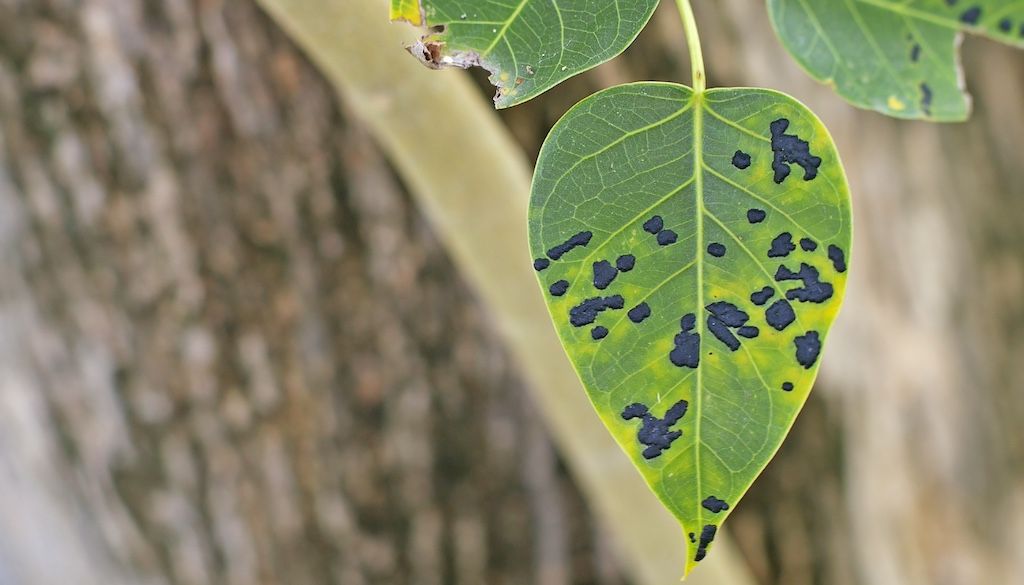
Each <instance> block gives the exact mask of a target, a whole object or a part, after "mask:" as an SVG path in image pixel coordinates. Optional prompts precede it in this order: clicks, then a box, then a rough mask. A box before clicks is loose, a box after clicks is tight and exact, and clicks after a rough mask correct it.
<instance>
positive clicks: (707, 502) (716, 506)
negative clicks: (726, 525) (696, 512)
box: [700, 496, 729, 514]
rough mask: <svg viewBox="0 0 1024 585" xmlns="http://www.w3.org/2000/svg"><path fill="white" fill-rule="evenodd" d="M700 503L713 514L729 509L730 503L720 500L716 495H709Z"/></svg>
mask: <svg viewBox="0 0 1024 585" xmlns="http://www.w3.org/2000/svg"><path fill="white" fill-rule="evenodd" d="M700 505H701V506H704V509H705V510H708V511H709V512H711V513H712V514H717V513H719V512H722V511H724V510H728V509H729V504H726V503H725V501H724V500H719V499H718V498H716V497H715V496H708V497H706V498H704V501H703V502H701V503H700Z"/></svg>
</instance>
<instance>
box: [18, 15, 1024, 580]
mask: <svg viewBox="0 0 1024 585" xmlns="http://www.w3.org/2000/svg"><path fill="white" fill-rule="evenodd" d="M345 1H346V0H340V2H341V3H342V4H343V3H344V2H345ZM695 9H696V10H697V13H698V14H697V16H698V21H699V22H700V24H701V33H702V37H703V40H704V46H705V48H704V52H705V56H706V60H707V62H708V71H709V77H710V81H711V84H712V85H719V86H742V85H759V86H767V87H772V88H775V89H779V90H782V91H785V92H788V93H791V94H793V95H795V96H796V97H798V98H799V99H801V100H803V101H804V102H805V103H807V104H808V105H809V106H810V107H811V108H812V109H813V110H814V111H816V112H817V113H818V114H819V115H820V116H821V117H822V118H823V120H824V121H825V123H826V125H827V126H828V127H829V128H830V130H831V131H832V133H833V135H834V137H835V140H836V142H837V145H838V147H839V151H840V152H841V153H842V155H843V157H844V162H845V164H846V168H847V171H848V173H849V177H850V182H851V186H852V191H853V194H854V201H855V208H856V209H855V212H856V215H857V234H856V238H857V242H856V248H855V251H854V255H853V263H854V271H853V272H852V280H851V290H850V291H849V295H848V302H847V305H846V307H845V309H844V311H843V314H842V316H841V318H840V320H839V322H838V325H837V327H836V329H835V331H834V333H833V334H832V335H831V337H830V346H829V349H828V352H827V355H826V359H825V362H824V367H823V370H822V375H821V377H820V378H819V382H818V384H817V388H816V391H815V392H814V394H812V397H811V399H810V400H809V402H808V404H807V407H806V409H805V411H804V413H803V414H802V415H801V417H800V419H799V420H798V422H797V424H796V427H795V428H794V431H793V433H792V435H791V436H790V438H789V440H788V441H787V442H786V444H785V445H784V446H783V448H782V450H781V452H780V453H779V455H778V457H777V458H776V460H775V461H774V462H773V463H772V464H771V465H770V466H769V468H768V469H767V471H766V472H765V474H764V475H763V476H762V477H761V479H759V480H758V481H757V483H756V484H755V485H754V487H753V489H752V490H751V491H750V493H749V494H748V495H747V496H746V498H745V500H744V501H743V503H742V504H741V505H740V506H739V507H738V509H737V511H736V512H735V513H734V514H733V515H732V516H731V518H730V521H729V528H730V529H731V534H732V536H733V539H734V541H735V544H736V546H737V549H738V551H739V553H740V554H739V555H738V558H739V561H740V562H742V564H743V565H744V567H745V570H746V571H748V572H749V574H750V575H751V577H752V583H759V584H764V585H769V584H779V585H811V584H823V585H824V584H827V585H860V584H864V585H908V584H936V585H946V584H949V585H959V584H964V585H968V584H976V583H985V584H994V585H999V584H1007V585H1009V584H1016V583H1024V425H1022V422H1021V421H1024V154H1022V152H1024V148H1022V146H1021V140H1022V138H1024V54H1022V53H1020V52H1015V51H1014V50H1013V49H1011V48H1009V47H1006V46H1002V45H998V44H996V43H994V42H990V41H986V40H984V39H981V38H974V37H970V38H968V39H967V40H966V42H965V45H964V62H965V66H966V69H967V71H968V75H967V81H968V85H969V87H970V89H971V92H972V94H973V95H974V98H975V102H974V103H975V112H974V115H973V116H972V118H971V120H970V121H969V122H967V123H964V124H957V125H945V126H938V125H930V124H927V123H920V122H901V121H896V120H891V119H887V118H884V117H882V116H881V115H878V114H874V113H870V112H864V111H859V110H855V109H853V108H852V107H850V106H848V105H847V104H846V103H845V102H843V101H842V100H841V99H840V98H838V97H837V96H835V95H834V94H832V93H831V91H830V90H829V89H828V88H826V87H822V86H819V85H816V84H815V83H814V82H812V81H811V80H810V79H809V78H808V77H807V76H806V75H804V74H803V73H802V72H801V71H800V70H798V69H797V66H796V65H795V64H794V63H793V61H792V60H791V59H790V58H789V57H788V56H787V55H785V54H784V52H783V50H782V48H781V46H780V45H779V43H778V42H777V41H776V39H775V38H774V36H773V34H772V32H771V30H770V27H769V24H768V20H767V15H766V13H765V8H764V3H763V2H761V1H759V0H718V1H714V2H712V1H710V0H698V1H697V2H696V6H695ZM381 10H382V12H381V14H382V18H383V15H384V14H385V13H384V8H383V5H382V9H381ZM368 50H369V49H368ZM373 50H396V51H397V50H400V48H399V47H397V46H396V47H391V46H388V47H374V48H373ZM688 67H689V65H688V63H687V61H686V49H685V42H684V39H683V36H682V32H681V28H680V26H679V24H678V19H677V17H676V15H675V13H674V11H673V7H672V6H671V5H670V4H666V5H664V6H662V8H661V9H659V11H658V13H657V14H656V15H655V18H654V20H653V22H652V23H651V25H650V26H649V27H648V28H647V30H646V31H645V32H644V33H643V34H642V36H641V37H640V39H639V41H638V43H637V44H636V45H635V46H634V47H633V48H631V49H630V50H629V51H627V53H626V54H625V55H624V56H623V57H621V58H620V59H617V60H615V61H613V62H612V63H610V64H608V65H605V66H602V67H601V68H599V69H597V70H594V71H592V72H590V73H588V74H585V75H583V76H581V77H578V78H575V79H573V80H571V81H570V82H568V83H567V84H565V85H564V86H562V87H561V88H560V89H558V90H555V91H552V92H549V93H548V94H546V95H544V96H542V97H541V98H539V99H537V100H534V101H532V102H529V103H528V104H526V105H523V106H521V107H517V108H514V109H511V110H507V111H502V112H501V113H500V114H499V115H500V117H501V119H502V120H503V121H504V122H505V123H506V124H507V127H508V128H509V129H510V131H511V133H512V135H513V136H514V138H515V139H516V141H517V142H518V144H519V146H520V147H521V149H522V150H523V152H524V153H525V154H526V156H527V157H528V158H529V159H530V160H531V161H532V160H533V158H534V157H535V156H536V154H537V151H538V150H539V147H540V145H541V142H542V140H543V138H544V136H545V135H546V133H547V130H548V129H549V128H550V126H551V125H552V124H553V123H554V121H555V120H557V119H558V117H559V116H560V115H561V114H562V113H563V112H564V111H565V110H566V109H567V108H568V107H569V106H571V105H572V104H573V103H575V102H576V101H578V100H579V99H581V98H583V97H584V96H586V95H588V94H589V93H591V92H593V91H595V90H597V89H600V88H603V87H606V86H608V85H611V84H614V83H620V82H626V81H632V80H639V79H664V80H678V79H684V80H685V79H688V78H689V75H688ZM467 75H468V74H467ZM472 75H473V76H474V79H475V81H476V83H477V85H478V86H479V88H480V93H479V99H480V100H481V101H482V102H483V101H486V100H488V99H489V95H490V94H491V93H492V91H491V89H490V88H488V87H486V82H485V80H484V79H483V77H482V76H481V75H480V74H479V72H475V73H473V74H472ZM425 109H427V108H425ZM485 196H486V194H481V197H485ZM524 196H525V195H524ZM524 231H525V230H524ZM524 249H525V244H524ZM488 310H489V309H488V308H487V307H486V306H484V305H483V304H482V303H481V302H480V300H479V299H478V297H477V296H476V295H475V293H474V292H473V290H472V289H471V288H470V287H469V286H468V285H467V283H466V282H465V281H464V278H463V276H461V275H460V271H459V268H458V266H456V264H455V263H454V262H453V260H452V259H451V258H450V257H449V256H448V255H447V253H446V250H445V248H444V247H443V246H442V245H441V243H440V241H439V239H438V237H437V236H436V234H435V231H434V230H433V229H432V227H431V225H430V223H429V222H428V221H427V220H426V219H425V217H424V216H423V215H422V214H421V212H420V211H419V210H418V208H417V206H416V204H415V203H414V201H413V199H412V198H411V197H410V194H409V193H408V192H407V190H406V187H405V186H404V185H403V182H402V180H401V179H400V177H399V175H398V174H397V173H396V172H395V170H394V169H393V168H392V167H391V166H390V165H389V162H388V160H387V158H386V157H385V156H384V155H383V154H382V152H381V150H380V149H379V146H378V145H377V143H376V142H375V141H374V140H373V139H372V138H371V135H370V133H369V132H368V130H367V128H366V126H365V125H364V122H363V121H361V120H360V119H358V117H357V116H356V115H355V114H354V113H353V110H352V108H351V104H348V103H346V102H345V101H344V100H338V99H337V97H336V94H335V90H334V88H332V86H331V84H330V83H329V82H328V81H327V80H326V79H325V78H324V77H323V76H322V75H321V73H320V72H319V71H318V69H317V68H316V67H314V66H313V65H312V64H311V63H310V61H309V60H308V59H307V58H306V57H305V56H304V54H303V52H302V51H300V50H299V49H298V48H297V46H296V45H295V44H293V42H292V41H291V40H290V39H289V37H288V36H287V35H286V34H285V33H284V32H282V30H281V28H280V27H279V26H278V25H277V24H275V22H274V21H273V20H272V19H271V18H270V17H268V15H267V14H265V13H264V12H262V11H261V9H260V8H259V7H258V6H257V5H255V4H254V3H252V2H251V1H249V0H0V585H20V584H29V585H36V584H40V585H47V584H51V583H74V584H104V585H108V584H109V585H114V584H136V583H139V584H154V585H156V584H181V585H205V584H232V585H236V584H237V585H249V584H257V583H268V584H269V583H284V584H290V585H314V584H335V583H337V584H343V585H360V584H372V583H394V584H404V583H416V584H421V583H422V584H435V583H437V584H441V583H460V584H478V583H489V584H490V583H493V584H518V583H537V584H541V585H562V584H570V583H571V584H584V583H586V584H600V585H613V584H625V583H635V582H636V581H635V580H634V577H633V576H632V573H631V572H630V571H629V570H628V568H627V567H626V565H625V563H624V562H623V561H622V557H621V555H620V554H619V552H618V546H617V545H616V538H617V536H616V530H615V527H614V526H607V525H606V523H604V522H602V521H601V520H600V519H599V518H598V517H597V515H595V514H594V513H593V510H592V506H590V505H588V502H587V500H586V499H585V498H584V497H583V496H582V495H581V494H582V492H581V490H580V488H579V486H578V483H577V481H576V479H574V476H573V475H571V474H570V473H569V472H568V471H567V469H568V467H569V466H568V465H567V463H566V461H565V460H564V459H563V458H562V456H561V455H560V454H559V452H558V451H557V450H556V448H555V447H554V445H553V443H552V441H551V440H550V439H549V434H548V430H547V429H546V428H545V425H544V423H543V422H542V419H541V417H539V416H538V413H537V408H536V404H535V402H534V400H533V398H531V394H529V393H528V392H527V388H526V383H525V382H524V378H523V375H522V372H521V371H520V370H519V369H518V367H517V366H516V365H515V364H514V363H513V362H512V360H511V359H510V357H509V354H508V351H507V349H506V347H505V346H504V344H503V342H502V340H501V338H500V336H499V335H498V333H497V332H496V331H494V327H493V325H492V323H491V320H490V318H489V315H488ZM722 585H731V584H722Z"/></svg>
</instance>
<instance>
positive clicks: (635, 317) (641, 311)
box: [626, 303, 651, 323]
mask: <svg viewBox="0 0 1024 585" xmlns="http://www.w3.org/2000/svg"><path fill="white" fill-rule="evenodd" d="M626 314H627V315H628V316H629V320H630V321H632V322H634V323H640V322H642V321H643V320H644V319H646V318H648V317H650V316H651V307H650V305H648V304H647V303H640V304H639V305H637V306H635V307H633V308H632V309H630V310H629V312H628V313H626Z"/></svg>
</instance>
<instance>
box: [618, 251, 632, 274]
mask: <svg viewBox="0 0 1024 585" xmlns="http://www.w3.org/2000/svg"><path fill="white" fill-rule="evenodd" d="M634 266H636V256H634V255H632V254H623V255H622V256H619V258H618V260H616V261H615V267H616V268H618V269H619V271H620V272H629V271H630V270H633V267H634Z"/></svg>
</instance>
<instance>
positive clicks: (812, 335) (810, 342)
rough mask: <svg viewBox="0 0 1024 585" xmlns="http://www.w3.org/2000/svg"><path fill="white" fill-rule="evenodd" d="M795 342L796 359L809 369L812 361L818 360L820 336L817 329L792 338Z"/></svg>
mask: <svg viewBox="0 0 1024 585" xmlns="http://www.w3.org/2000/svg"><path fill="white" fill-rule="evenodd" d="M793 343H795V344H796V361H797V363H799V364H800V365H801V366H803V367H804V368H806V369H808V370H809V369H811V366H813V365H814V362H816V361H818V354H819V353H821V338H819V337H818V332H817V331H808V332H807V333H805V334H803V335H801V336H799V337H797V338H796V339H794V340H793Z"/></svg>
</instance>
